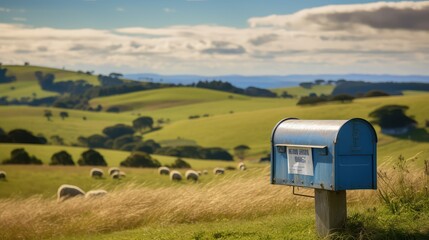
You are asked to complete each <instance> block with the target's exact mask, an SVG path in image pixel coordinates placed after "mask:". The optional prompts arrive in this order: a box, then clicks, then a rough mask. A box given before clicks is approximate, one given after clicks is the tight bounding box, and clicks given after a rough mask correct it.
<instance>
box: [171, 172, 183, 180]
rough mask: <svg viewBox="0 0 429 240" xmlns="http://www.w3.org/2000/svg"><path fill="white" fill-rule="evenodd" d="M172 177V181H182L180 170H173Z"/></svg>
mask: <svg viewBox="0 0 429 240" xmlns="http://www.w3.org/2000/svg"><path fill="white" fill-rule="evenodd" d="M170 179H171V181H181V180H182V174H181V173H180V172H178V171H175V170H174V171H171V172H170Z"/></svg>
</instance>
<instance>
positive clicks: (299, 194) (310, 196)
mask: <svg viewBox="0 0 429 240" xmlns="http://www.w3.org/2000/svg"><path fill="white" fill-rule="evenodd" d="M292 194H293V195H296V196H301V197H309V198H314V196H313V195H305V194H301V193H295V186H292Z"/></svg>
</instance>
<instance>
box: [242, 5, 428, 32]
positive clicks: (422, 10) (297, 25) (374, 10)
mask: <svg viewBox="0 0 429 240" xmlns="http://www.w3.org/2000/svg"><path fill="white" fill-rule="evenodd" d="M248 22H249V24H250V26H252V27H281V28H286V29H290V30H303V29H304V30H325V31H326V30H329V31H338V30H344V31H350V30H354V29H356V28H362V27H363V28H370V29H387V30H417V31H429V1H426V2H398V3H392V2H390V3H389V2H377V3H368V4H352V5H332V6H325V7H317V8H311V9H305V10H302V11H299V12H297V13H294V14H290V15H271V16H267V17H258V18H251V19H249V21H248Z"/></svg>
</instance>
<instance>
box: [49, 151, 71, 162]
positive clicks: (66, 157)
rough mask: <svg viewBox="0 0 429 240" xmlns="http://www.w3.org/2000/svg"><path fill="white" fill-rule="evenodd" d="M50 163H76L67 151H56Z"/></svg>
mask: <svg viewBox="0 0 429 240" xmlns="http://www.w3.org/2000/svg"><path fill="white" fill-rule="evenodd" d="M49 165H74V161H73V158H72V156H71V155H70V154H69V153H68V152H66V151H60V152H57V153H54V154H53V155H52V157H51V163H50V164H49Z"/></svg>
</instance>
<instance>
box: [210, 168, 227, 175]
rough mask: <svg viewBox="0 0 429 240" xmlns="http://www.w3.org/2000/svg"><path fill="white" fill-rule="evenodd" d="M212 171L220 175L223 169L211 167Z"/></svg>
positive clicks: (223, 171)
mask: <svg viewBox="0 0 429 240" xmlns="http://www.w3.org/2000/svg"><path fill="white" fill-rule="evenodd" d="M213 173H214V174H215V175H221V174H224V173H225V169H224V168H215V169H213Z"/></svg>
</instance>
